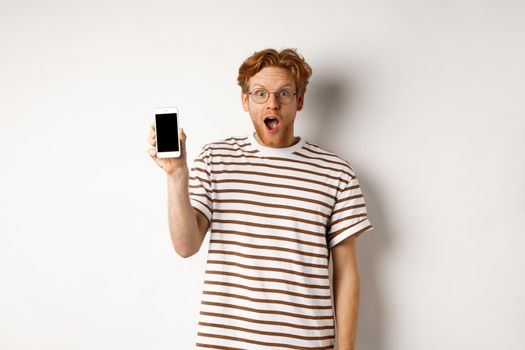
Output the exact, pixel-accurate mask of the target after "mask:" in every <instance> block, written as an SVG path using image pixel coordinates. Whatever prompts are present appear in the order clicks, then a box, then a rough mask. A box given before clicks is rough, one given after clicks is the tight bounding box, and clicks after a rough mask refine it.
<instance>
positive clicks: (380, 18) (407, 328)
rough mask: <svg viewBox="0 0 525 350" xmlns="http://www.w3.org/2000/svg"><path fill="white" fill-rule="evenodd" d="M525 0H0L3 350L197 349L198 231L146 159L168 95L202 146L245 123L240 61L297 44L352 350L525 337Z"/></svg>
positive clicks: (302, 126)
mask: <svg viewBox="0 0 525 350" xmlns="http://www.w3.org/2000/svg"><path fill="white" fill-rule="evenodd" d="M524 10H525V6H524V3H523V2H521V1H518V0H516V1H496V0H492V1H489V0H486V1H448V2H447V1H445V2H443V1H437V0H436V1H327V0H325V1H321V2H310V3H308V2H306V1H264V2H251V1H231V0H230V1H193V2H190V1H158V0H153V1H147V2H146V1H143V2H138V1H135V2H130V1H122V0H121V1H111V0H110V1H82V2H81V1H76V2H73V1H36V0H32V1H14V0H4V1H2V2H0V33H1V34H0V44H1V46H0V50H1V55H0V152H1V153H0V154H1V157H2V166H1V171H0V193H1V194H0V209H1V214H0V215H1V219H0V281H1V282H0V283H1V285H0V348H1V349H9V350H11V349H16V350H25V349H53V350H61V349H67V350H70V349H75V350H85V349H97V350H105V349H108V350H110V349H111V350H114V349H126V350H133V349H137V350H143V349H154V350H157V349H191V348H193V344H194V332H195V330H196V322H197V316H198V307H199V303H200V291H201V283H202V278H203V276H204V275H203V273H204V264H205V260H206V250H207V241H206V243H205V244H204V245H203V247H202V248H201V251H200V252H199V253H198V254H197V255H195V256H193V257H191V258H189V259H186V260H185V259H183V258H181V257H179V256H177V255H176V254H175V253H174V251H173V249H172V246H171V241H170V238H169V233H168V230H167V217H166V214H167V212H166V210H167V209H166V204H167V203H166V200H167V197H166V181H165V176H164V175H163V174H162V173H161V170H160V168H158V167H157V166H156V165H154V163H153V162H152V161H151V159H150V158H149V156H148V154H147V152H146V151H147V148H148V145H147V142H146V138H147V136H148V127H149V123H150V122H151V120H152V110H153V108H154V107H156V106H164V105H177V106H179V108H180V111H181V116H182V118H183V126H184V128H185V131H186V133H187V135H188V155H189V156H190V158H193V157H194V156H196V155H197V152H198V151H199V150H200V148H201V147H202V146H203V145H204V144H205V143H207V142H211V141H214V140H218V139H221V138H226V137H229V136H232V135H240V134H245V133H248V132H250V131H251V130H252V129H251V127H252V125H251V122H250V119H249V117H248V115H247V114H246V113H245V112H244V111H243V110H242V108H241V104H240V99H239V94H240V89H239V87H238V86H237V85H236V77H237V69H238V67H239V65H240V64H241V62H242V60H243V59H244V58H246V57H247V56H248V55H250V54H251V53H253V52H254V51H256V50H259V49H263V48H266V47H275V48H284V47H295V48H298V49H299V51H300V52H301V53H302V54H303V55H304V56H305V57H306V59H307V60H308V61H309V62H310V64H311V65H312V67H313V70H314V74H313V77H312V79H311V84H310V85H309V88H308V90H307V95H306V100H305V102H306V106H305V109H304V110H303V111H302V112H300V114H299V115H298V119H297V125H296V135H300V136H303V137H305V138H306V139H308V140H311V141H312V142H314V143H317V144H319V145H321V146H323V147H325V148H326V149H328V150H331V151H333V152H336V153H337V154H339V155H340V156H342V157H344V158H345V159H347V160H348V161H349V162H350V163H351V164H352V165H353V166H354V168H355V170H356V171H357V173H358V174H359V177H360V181H361V183H362V186H363V191H364V193H365V198H366V200H367V203H368V208H369V213H370V220H371V222H372V223H373V224H374V226H375V230H373V231H370V232H369V233H367V234H365V235H363V236H361V237H360V238H359V241H358V242H359V243H358V255H359V266H360V271H361V293H362V297H361V308H360V323H359V334H358V344H357V345H358V347H357V349H366V350H421V349H425V350H438V349H439V350H442V349H462V350H463V349H477V350H484V349H487V350H488V349H505V350H514V349H516V350H517V349H522V347H523V343H524V342H525V336H524V333H523V329H524V326H525V318H524V315H525V302H524V299H523V296H524V295H525V281H524V276H525V257H524V254H523V245H524V244H525V238H524V235H523V234H524V233H525V215H524V214H525V213H524V211H525V199H524V198H525V196H524V195H525V185H524V179H525V157H524V150H525V115H524V107H523V104H522V101H523V98H524V96H523V95H524V91H525V90H524V88H523V83H524V78H525V74H524V73H525V68H524V64H523V62H524V61H525V47H524V41H523V37H524V34H525V24H524V23H525V22H523V18H524V15H525V11H524Z"/></svg>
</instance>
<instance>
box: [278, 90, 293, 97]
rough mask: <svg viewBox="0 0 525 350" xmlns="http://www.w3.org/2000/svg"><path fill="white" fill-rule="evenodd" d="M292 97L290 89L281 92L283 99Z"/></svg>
mask: <svg viewBox="0 0 525 350" xmlns="http://www.w3.org/2000/svg"><path fill="white" fill-rule="evenodd" d="M291 95H292V92H291V91H290V90H288V89H284V90H281V91H279V96H281V97H290V96H291Z"/></svg>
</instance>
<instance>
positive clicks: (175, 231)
mask: <svg viewBox="0 0 525 350" xmlns="http://www.w3.org/2000/svg"><path fill="white" fill-rule="evenodd" d="M188 176H189V175H188V172H187V170H185V171H183V172H181V173H179V174H175V175H172V176H168V177H167V178H168V222H169V230H170V236H171V241H172V243H173V247H174V248H175V251H176V252H177V253H178V254H179V255H180V256H182V257H188V256H190V255H192V254H193V253H194V252H195V251H197V250H198V246H199V235H198V224H197V219H196V217H195V212H194V211H193V207H192V206H191V202H190V197H189V193H188V181H189V178H188Z"/></svg>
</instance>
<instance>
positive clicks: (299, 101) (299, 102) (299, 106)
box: [297, 94, 304, 111]
mask: <svg viewBox="0 0 525 350" xmlns="http://www.w3.org/2000/svg"><path fill="white" fill-rule="evenodd" d="M303 105H304V94H302V95H301V96H298V97H297V111H300V110H301V109H303Z"/></svg>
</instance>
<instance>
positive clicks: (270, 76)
mask: <svg viewBox="0 0 525 350" xmlns="http://www.w3.org/2000/svg"><path fill="white" fill-rule="evenodd" d="M248 84H249V88H248V90H249V91H253V90H255V89H258V88H264V89H266V90H267V91H269V92H278V91H281V90H282V89H289V90H291V91H292V93H294V92H296V86H295V81H294V79H293V77H292V75H291V73H290V72H288V71H287V70H286V69H284V68H278V67H265V68H263V69H261V70H260V71H259V72H258V73H257V74H256V75H254V76H253V77H251V78H250V80H249V81H248ZM241 98H242V105H243V108H244V110H245V111H246V112H250V117H251V118H252V123H253V126H254V127H255V131H256V132H257V135H258V136H259V139H260V140H261V141H262V143H263V144H265V145H266V146H269V147H288V146H291V145H292V144H293V143H294V142H295V141H294V139H295V137H294V122H295V115H296V113H297V112H298V111H300V110H301V109H302V108H303V102H304V97H303V96H297V95H296V96H293V98H292V101H291V102H290V103H288V104H282V103H280V102H279V100H278V98H277V97H276V95H275V94H273V93H272V94H270V96H269V98H268V100H267V101H266V102H264V103H261V104H258V103H256V102H255V101H253V99H252V97H251V96H250V95H248V94H247V93H244V92H243V93H242V94H241ZM268 117H273V118H276V119H277V123H268V124H266V123H265V122H264V121H265V119H267V118H268Z"/></svg>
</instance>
